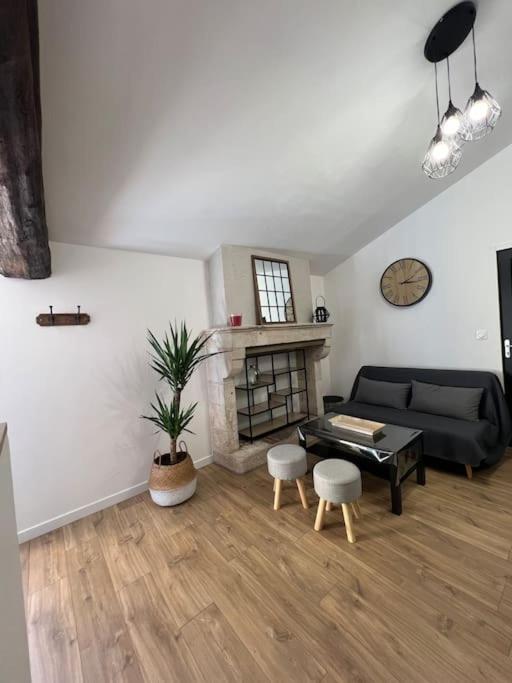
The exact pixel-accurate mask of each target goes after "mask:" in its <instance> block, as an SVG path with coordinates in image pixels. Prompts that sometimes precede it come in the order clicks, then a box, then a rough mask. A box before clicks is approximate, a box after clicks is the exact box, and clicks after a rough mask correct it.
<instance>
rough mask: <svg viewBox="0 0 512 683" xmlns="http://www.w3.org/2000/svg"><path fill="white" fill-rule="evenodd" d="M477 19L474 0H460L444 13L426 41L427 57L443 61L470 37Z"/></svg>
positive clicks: (432, 60) (433, 60)
mask: <svg viewBox="0 0 512 683" xmlns="http://www.w3.org/2000/svg"><path fill="white" fill-rule="evenodd" d="M475 19H476V7H475V3H474V2H459V4H458V5H455V6H454V7H452V8H451V9H449V10H448V12H446V14H443V16H442V17H441V19H439V21H438V22H437V24H436V25H435V26H434V28H433V29H432V30H431V31H430V34H429V36H428V38H427V42H426V43H425V59H427V60H428V61H429V62H442V61H443V59H446V58H447V57H449V56H450V55H451V54H453V53H454V52H455V50H456V49H457V48H459V47H460V46H461V45H462V43H463V42H464V41H465V40H466V38H467V37H468V35H469V33H470V31H471V29H472V28H473V24H474V23H475Z"/></svg>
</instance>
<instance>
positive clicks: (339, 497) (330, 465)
mask: <svg viewBox="0 0 512 683" xmlns="http://www.w3.org/2000/svg"><path fill="white" fill-rule="evenodd" d="M313 484H314V487H315V491H316V494H317V495H318V497H319V498H320V500H319V502H318V511H317V514H316V520H315V531H320V530H321V529H322V528H323V526H324V516H325V510H326V508H327V510H330V509H331V505H333V504H334V505H341V509H342V511H343V519H344V520H345V528H346V531H347V538H348V540H349V543H355V542H356V536H355V533H354V528H353V526H352V514H354V517H355V518H356V519H357V518H358V517H359V514H360V510H359V503H358V502H357V499H358V498H360V497H361V494H362V485H361V472H360V471H359V469H358V468H357V467H356V466H355V465H353V464H352V463H351V462H347V461H346V460H339V459H337V458H332V459H330V460H323V461H322V462H319V463H318V464H316V465H315V467H314V469H313ZM349 505H350V507H349Z"/></svg>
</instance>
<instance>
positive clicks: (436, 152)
mask: <svg viewBox="0 0 512 683" xmlns="http://www.w3.org/2000/svg"><path fill="white" fill-rule="evenodd" d="M449 154H450V147H449V146H448V144H447V143H446V142H445V141H444V140H439V142H436V144H435V145H434V146H433V147H432V156H433V158H434V159H435V160H436V161H444V160H445V159H447V158H448V155H449Z"/></svg>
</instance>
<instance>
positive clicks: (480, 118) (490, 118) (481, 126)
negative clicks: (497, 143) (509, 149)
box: [464, 83, 501, 140]
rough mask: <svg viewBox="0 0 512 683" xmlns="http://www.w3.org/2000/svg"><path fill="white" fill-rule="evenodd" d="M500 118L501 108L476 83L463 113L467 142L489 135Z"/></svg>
mask: <svg viewBox="0 0 512 683" xmlns="http://www.w3.org/2000/svg"><path fill="white" fill-rule="evenodd" d="M500 116H501V107H500V105H499V104H498V103H497V102H496V100H495V99H494V97H492V95H490V94H489V93H488V92H487V90H482V88H481V87H480V86H479V84H478V83H477V84H476V85H475V91H474V93H473V94H472V95H471V97H470V98H469V100H468V103H467V105H466V109H465V111H464V119H465V123H466V127H467V131H468V140H480V139H481V138H483V137H485V136H486V135H487V134H488V133H490V132H491V131H492V130H493V128H494V126H495V125H496V123H497V122H498V119H499V118H500Z"/></svg>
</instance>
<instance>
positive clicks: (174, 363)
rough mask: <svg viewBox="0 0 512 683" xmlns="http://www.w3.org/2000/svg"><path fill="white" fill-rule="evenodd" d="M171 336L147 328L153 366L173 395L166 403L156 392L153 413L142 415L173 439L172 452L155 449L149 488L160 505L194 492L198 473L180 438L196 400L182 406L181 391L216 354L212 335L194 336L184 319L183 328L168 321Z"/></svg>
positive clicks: (174, 501) (185, 428)
mask: <svg viewBox="0 0 512 683" xmlns="http://www.w3.org/2000/svg"><path fill="white" fill-rule="evenodd" d="M169 328H170V336H169V335H168V334H167V333H166V334H165V336H164V338H163V341H162V343H160V342H159V341H158V339H157V338H156V337H155V335H154V334H153V333H152V332H151V331H150V330H148V341H149V343H150V345H151V348H152V349H153V353H152V354H151V367H152V368H153V370H155V372H157V373H158V375H159V376H160V380H163V381H165V382H166V383H167V384H168V385H169V387H170V390H171V393H172V396H171V399H170V402H169V403H166V402H165V401H164V400H163V399H162V398H161V396H160V394H159V393H158V392H156V402H155V403H152V404H151V408H152V409H153V414H152V415H143V416H142V417H143V418H144V419H146V420H149V421H150V422H152V423H153V424H155V425H156V426H157V427H158V428H159V429H161V430H162V431H163V432H165V433H166V434H167V435H168V436H169V439H170V449H169V453H164V454H161V453H160V452H159V451H156V452H155V454H154V456H153V465H152V467H151V475H150V478H149V492H150V494H151V498H152V499H153V501H154V502H155V503H156V504H157V505H165V506H169V505H178V504H179V503H182V502H184V501H185V500H188V498H190V497H191V496H193V495H194V493H195V490H196V486H197V473H196V469H195V467H194V463H193V462H192V458H191V457H190V455H189V453H188V449H187V447H186V444H185V442H184V441H179V438H180V436H181V435H182V434H183V433H184V432H188V433H189V434H192V432H191V431H190V429H189V428H188V426H189V424H190V422H191V421H192V418H193V417H194V411H195V409H196V406H197V403H192V404H190V405H189V406H187V407H186V408H182V407H181V395H182V392H183V390H184V389H185V387H186V385H187V383H188V381H189V380H190V378H191V377H192V374H193V372H194V370H195V369H196V368H197V367H198V366H199V365H200V364H201V363H202V362H203V361H205V360H206V359H207V358H209V357H210V356H212V355H214V354H212V353H208V352H206V351H205V347H206V343H207V342H208V339H209V336H205V335H202V334H201V335H199V336H197V337H195V338H193V339H192V337H191V334H190V332H189V330H188V329H187V326H186V324H185V323H184V322H182V323H181V326H180V328H179V329H178V326H177V324H176V323H174V325H173V324H172V323H170V324H169Z"/></svg>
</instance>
